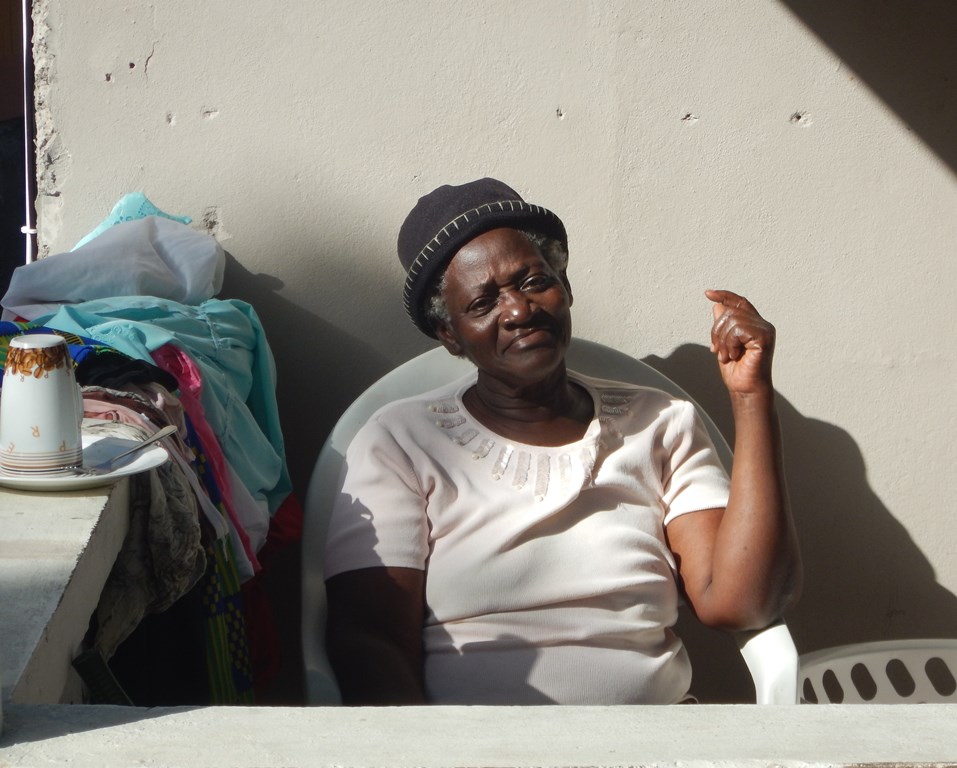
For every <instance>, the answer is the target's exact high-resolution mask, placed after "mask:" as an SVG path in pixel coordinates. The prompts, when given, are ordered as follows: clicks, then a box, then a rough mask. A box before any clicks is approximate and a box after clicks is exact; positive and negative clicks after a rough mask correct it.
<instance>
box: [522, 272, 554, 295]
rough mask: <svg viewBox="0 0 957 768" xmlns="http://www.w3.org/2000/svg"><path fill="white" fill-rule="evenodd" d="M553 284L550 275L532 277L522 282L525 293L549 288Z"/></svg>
mask: <svg viewBox="0 0 957 768" xmlns="http://www.w3.org/2000/svg"><path fill="white" fill-rule="evenodd" d="M551 284H552V279H551V277H549V276H548V275H531V276H530V277H527V278H525V280H523V281H522V290H523V291H536V290H542V289H543V288H547V287H548V286H550V285H551Z"/></svg>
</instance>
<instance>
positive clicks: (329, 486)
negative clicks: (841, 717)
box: [302, 339, 797, 704]
mask: <svg viewBox="0 0 957 768" xmlns="http://www.w3.org/2000/svg"><path fill="white" fill-rule="evenodd" d="M566 360H567V363H568V366H569V368H571V369H572V370H576V371H580V372H581V373H584V374H588V375H591V376H596V377H599V378H605V379H612V380H615V381H626V382H629V383H633V384H638V385H641V386H646V387H655V388H657V389H661V390H663V391H665V392H668V393H670V394H672V395H675V396H676V397H680V398H682V399H685V400H689V401H690V400H691V398H690V397H689V396H688V394H687V393H686V392H685V391H684V390H682V389H681V388H680V387H679V386H678V385H677V384H675V383H674V382H673V381H671V379H669V378H668V377H667V376H665V375H664V374H662V373H660V372H659V371H656V370H655V369H654V368H652V367H651V366H649V365H647V364H646V363H643V362H641V361H640V360H636V359H635V358H633V357H631V356H629V355H626V354H624V353H623V352H619V351H617V350H614V349H612V348H610V347H606V346H604V345H602V344H598V343H597V342H593V341H586V340H584V339H574V340H573V341H572V343H571V345H570V347H569V350H568V354H567V357H566ZM470 370H473V366H472V364H471V363H469V362H467V361H465V360H462V359H459V358H456V357H453V356H452V355H450V354H449V353H448V352H447V351H446V350H445V349H444V348H442V347H438V348H436V349H433V350H430V351H428V352H425V353H423V354H421V355H419V356H418V357H415V358H413V359H412V360H409V361H408V362H406V363H404V364H402V365H400V366H398V367H397V368H395V369H393V370H392V371H390V372H389V373H387V374H385V375H384V376H383V377H382V378H380V379H379V380H378V381H376V382H375V383H374V384H373V385H372V386H370V387H369V388H368V389H367V390H366V391H365V392H363V393H362V394H361V395H359V397H358V398H356V400H355V401H354V402H353V403H352V405H350V406H349V408H348V409H346V411H345V412H344V413H343V414H342V416H341V417H340V419H339V421H338V422H337V423H336V426H335V427H334V428H333V430H332V432H331V433H330V434H329V437H328V438H327V439H326V442H325V444H324V445H323V447H322V450H321V451H320V453H319V458H318V459H317V461H316V466H315V469H314V470H313V474H312V478H311V480H310V482H309V489H308V491H307V493H306V501H305V506H304V511H305V520H304V525H303V538H302V546H303V557H302V645H303V660H304V664H305V676H306V680H305V683H306V701H307V703H308V704H338V703H340V702H341V698H340V695H339V689H338V687H337V685H336V681H335V675H334V674H333V672H332V667H331V666H330V664H329V661H328V658H327V657H326V653H325V631H326V590H325V583H324V581H323V559H324V554H325V552H324V549H325V540H326V532H327V529H328V525H329V513H330V509H331V506H332V502H333V499H334V494H335V492H336V487H337V485H338V482H339V475H340V472H341V470H342V465H343V461H344V458H345V453H346V449H347V448H348V446H349V443H350V442H351V440H352V438H353V437H354V436H355V434H356V432H357V431H358V430H359V428H360V427H361V426H362V425H363V424H364V423H365V422H366V421H367V420H368V419H369V417H370V416H371V415H372V414H373V413H374V412H375V411H377V410H378V409H379V408H380V407H382V406H383V405H385V404H387V403H390V402H392V401H393V400H398V399H400V398H402V397H407V396H411V395H415V394H418V393H420V392H427V391H428V390H430V389H434V388H435V387H438V386H441V385H442V384H445V383H447V382H450V381H454V380H455V379H457V378H459V377H461V376H464V375H465V374H466V373H467V372H468V371H470ZM698 411H699V413H700V414H701V418H702V420H703V422H704V424H705V426H706V428H707V430H708V432H709V434H710V435H711V439H712V440H713V441H714V444H715V448H716V450H717V452H718V454H719V458H720V460H721V462H722V463H723V464H724V466H725V467H726V468H727V469H728V470H730V468H731V459H732V455H731V449H730V448H729V447H728V444H727V441H726V440H725V439H724V437H723V436H722V434H721V433H720V431H719V430H718V428H717V427H716V426H715V424H714V422H713V421H712V419H711V418H710V417H709V416H708V414H707V413H705V412H704V411H703V410H701V408H700V407H699V408H698ZM736 639H737V641H738V646H739V648H740V649H741V653H742V655H743V656H744V659H745V662H746V664H747V666H748V669H749V671H750V672H751V675H752V678H753V679H754V683H755V694H756V700H757V703H759V704H796V703H797V651H796V650H795V648H794V643H793V642H792V640H791V636H790V634H789V633H788V630H787V627H786V626H785V625H784V623H783V622H778V623H776V624H774V625H772V626H771V627H769V628H767V629H766V630H761V631H759V632H748V633H741V634H740V635H739V636H737V638H736Z"/></svg>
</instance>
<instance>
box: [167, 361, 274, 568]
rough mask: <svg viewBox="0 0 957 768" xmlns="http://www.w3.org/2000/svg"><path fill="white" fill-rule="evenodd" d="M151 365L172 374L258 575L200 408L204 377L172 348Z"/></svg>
mask: <svg viewBox="0 0 957 768" xmlns="http://www.w3.org/2000/svg"><path fill="white" fill-rule="evenodd" d="M152 355H153V361H154V362H155V363H156V365H158V366H159V367H160V368H162V369H163V370H164V371H166V372H167V373H171V374H172V375H173V376H175V377H176V380H177V381H178V382H179V399H180V402H181V403H182V405H183V409H184V410H185V411H186V413H187V414H188V415H189V418H190V421H191V422H192V425H193V429H194V430H196V434H197V435H198V436H199V439H200V442H201V443H202V445H203V451H204V452H205V454H206V460H207V462H208V464H209V468H210V471H211V472H212V473H213V478H214V479H215V480H216V485H217V486H218V487H219V492H220V494H221V496H222V499H223V506H225V507H226V512H227V514H228V515H229V520H230V522H231V523H232V525H233V527H234V528H235V530H236V532H237V534H238V535H239V539H240V541H241V542H242V544H243V551H244V552H245V553H246V556H247V557H248V558H249V562H250V563H252V566H253V569H254V570H255V571H256V572H257V573H258V572H259V570H260V568H261V566H260V564H259V560H258V559H257V558H256V553H255V552H254V551H253V548H252V546H251V545H250V543H249V536H247V535H246V531H245V530H244V529H243V526H242V523H240V521H239V520H238V519H237V517H236V512H235V509H234V506H233V498H232V485H231V484H230V480H229V472H228V471H227V469H226V457H225V455H224V454H223V449H222V446H221V445H220V444H219V439H218V438H217V437H216V434H215V433H214V432H213V429H212V427H210V426H209V422H208V421H206V414H205V412H204V410H203V404H202V402H201V400H200V395H201V394H202V391H203V377H202V374H201V373H200V371H199V367H198V366H197V365H196V363H195V362H194V361H193V359H192V358H191V357H190V356H189V355H188V354H187V353H186V352H184V351H183V350H182V349H180V348H179V347H177V346H175V345H173V344H164V345H163V346H162V347H160V348H159V349H156V350H154V351H153V353H152Z"/></svg>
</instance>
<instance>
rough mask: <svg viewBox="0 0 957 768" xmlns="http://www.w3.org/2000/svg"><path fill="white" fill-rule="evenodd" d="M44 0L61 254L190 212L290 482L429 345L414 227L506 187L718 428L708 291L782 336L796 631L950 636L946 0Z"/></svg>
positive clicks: (579, 289)
mask: <svg viewBox="0 0 957 768" xmlns="http://www.w3.org/2000/svg"><path fill="white" fill-rule="evenodd" d="M34 5H35V15H36V17H37V40H36V46H37V56H38V64H39V78H38V80H39V82H38V98H39V115H38V116H39V126H40V142H41V146H40V163H41V169H40V176H41V185H40V189H41V195H40V199H39V201H38V203H39V212H40V218H39V226H40V236H41V241H42V246H43V248H44V249H45V252H47V253H49V252H56V251H59V250H65V249H67V248H69V247H70V246H71V245H72V244H73V243H74V242H75V241H76V240H77V239H78V238H80V237H81V236H82V235H83V234H85V233H86V232H87V231H89V230H90V229H92V228H93V227H94V226H95V225H96V224H97V223H98V222H99V220H100V219H102V218H103V217H104V216H105V215H106V213H107V212H108V211H109V210H110V208H111V207H112V205H113V203H114V202H115V201H116V200H117V199H118V198H119V197H120V196H121V195H122V194H124V193H125V192H129V191H134V190H141V191H145V192H146V193H147V194H148V196H149V197H150V198H151V199H152V200H153V202H155V203H156V204H157V205H158V206H159V207H160V208H163V209H164V210H167V211H169V212H171V213H177V214H189V215H190V216H192V217H193V218H194V219H195V221H196V226H204V224H205V226H207V228H208V229H209V230H210V231H211V232H212V233H213V234H214V235H216V236H217V237H218V238H219V239H220V240H221V241H222V243H223V245H224V247H225V248H226V249H227V250H228V251H229V252H230V253H231V255H232V257H233V261H232V262H231V264H230V267H229V273H228V276H227V288H226V292H227V294H228V295H230V296H235V297H239V298H244V299H246V300H248V301H251V302H253V303H254V304H255V305H256V307H257V308H258V309H259V311H260V314H261V315H262V318H263V322H264V323H265V325H266V327H267V331H268V332H269V333H270V337H271V341H272V344H273V346H274V350H275V352H276V355H277V358H278V363H279V368H280V377H281V383H280V387H281V391H280V395H281V396H282V405H283V408H284V410H285V423H286V428H287V433H288V441H289V448H290V459H291V465H292V469H293V472H294V475H295V477H296V479H297V481H298V482H299V484H300V489H301V490H304V482H305V478H306V477H307V476H308V469H309V467H310V466H311V464H312V461H313V459H314V457H315V455H316V453H317V451H318V448H319V445H320V443H321V440H322V439H323V437H324V435H325V433H326V432H327V430H328V429H329V427H330V425H331V423H332V422H333V420H334V419H335V417H336V415H337V414H338V413H339V412H340V411H341V410H342V408H343V407H345V405H346V404H347V402H348V401H349V399H350V398H351V397H352V396H353V395H354V394H355V393H356V392H358V391H359V390H360V389H361V388H362V387H363V386H365V385H366V384H368V383H369V382H370V381H371V380H372V379H374V378H375V377H376V376H377V375H378V374H380V373H381V372H383V371H384V370H385V369H386V368H387V367H389V366H391V365H392V364H394V363H397V362H399V361H401V360H403V359H405V358H407V357H409V356H411V355H412V354H414V353H416V352H419V351H421V350H423V349H425V348H426V347H427V346H428V345H427V343H426V341H425V340H424V339H423V338H419V337H418V336H417V335H416V333H415V331H414V329H413V328H412V326H411V325H410V324H409V323H408V322H407V321H406V319H405V317H404V314H403V312H402V309H401V306H400V297H399V293H400V287H401V279H402V275H401V272H400V269H399V266H398V263H397V260H396V258H395V256H394V242H395V235H396V232H397V229H398V227H399V224H400V223H401V221H402V219H403V217H404V215H405V213H406V212H407V211H408V209H409V208H410V207H411V206H412V204H414V202H415V200H416V199H417V197H418V196H419V195H421V194H424V193H425V192H427V191H428V190H430V189H431V188H432V187H433V186H435V185H437V184H439V183H445V182H462V181H465V180H468V179H471V178H475V177H478V176H481V175H486V174H489V175H496V176H498V177H500V178H502V179H504V180H506V181H507V182H509V183H511V184H512V185H514V186H516V187H517V188H518V189H519V190H520V191H521V192H522V193H523V194H524V195H525V196H526V197H527V198H528V199H530V200H532V201H535V202H538V203H541V204H543V205H545V206H548V207H550V208H552V209H553V210H555V211H557V212H559V213H560V214H561V215H562V217H563V218H564V220H565V223H566V225H567V227H568V229H569V232H570V244H571V251H572V258H571V266H570V277H571V280H572V283H573V286H574V289H575V311H576V313H577V315H576V322H577V326H576V330H577V333H578V334H579V335H581V336H585V337H589V338H593V339H597V340H599V341H603V342H606V343H609V344H612V345H615V346H617V347H620V348H622V349H624V350H626V351H628V352H630V353H633V354H634V355H636V356H639V357H644V358H649V359H650V360H651V361H652V362H653V363H654V364H656V365H658V366H659V367H661V368H662V369H663V370H665V371H666V372H668V373H670V374H672V375H673V376H674V377H675V378H676V379H677V380H678V381H679V382H680V383H682V384H683V385H684V386H685V387H686V388H687V389H689V390H690V391H691V392H692V393H693V394H695V395H696V396H697V397H699V399H701V400H702V401H703V402H704V403H705V404H707V405H708V406H710V407H712V408H713V409H714V410H715V412H716V414H717V417H718V420H719V422H720V423H722V425H723V426H725V427H726V428H727V427H728V420H727V411H726V409H725V407H724V404H723V398H722V393H721V391H720V385H719V384H718V381H717V378H716V375H715V372H714V370H713V367H712V365H711V363H710V361H709V359H708V354H707V343H708V340H707V329H708V326H709V317H710V315H709V309H708V306H707V302H706V301H705V300H704V298H703V297H702V291H703V290H704V289H705V288H707V287H710V286H715V287H730V288H734V289H737V290H739V291H741V292H743V293H745V294H746V295H748V296H749V297H750V298H752V299H753V301H754V302H755V303H756V304H757V306H758V307H759V308H760V309H761V310H763V312H764V313H765V314H766V315H767V317H769V318H770V319H772V321H773V322H775V324H776V325H777V327H778V329H779V348H778V353H777V360H776V385H777V388H778V391H779V392H780V395H781V404H782V416H783V420H784V424H785V430H786V441H787V450H788V455H789V458H790V464H789V470H788V471H789V481H790V484H791V488H792V495H793V500H794V506H795V514H796V517H797V519H798V523H799V525H800V528H801V532H802V539H803V542H804V546H805V553H806V560H807V566H808V581H807V590H806V595H805V598H804V601H803V602H802V604H801V606H800V608H799V609H797V610H796V611H795V612H794V613H793V615H792V616H791V617H790V620H791V624H792V627H793V630H794V634H795V636H796V638H797V641H798V645H799V648H800V649H801V650H811V649H813V648H817V647H820V646H823V645H829V644H833V643H838V642H845V641H850V640H860V639H873V638H876V637H887V636H897V635H912V634H923V635H936V634H949V635H957V599H955V597H954V594H953V593H954V592H955V590H957V561H955V559H954V557H953V554H952V553H953V552H954V551H955V550H957V526H954V524H953V522H952V517H953V514H954V499H955V498H957V472H954V470H953V465H954V464H955V463H957V450H955V448H954V433H955V431H957V430H955V428H957V408H955V405H954V400H953V395H954V380H955V374H957V370H955V368H957V366H955V356H957V351H955V350H957V343H955V342H957V332H955V326H957V323H955V322H954V319H953V312H952V309H951V308H952V306H953V303H954V293H955V288H957V280H955V266H954V242H955V240H957V217H955V216H954V211H955V209H957V184H955V177H954V159H955V156H957V152H955V149H957V147H955V143H954V140H953V139H952V138H950V136H951V135H952V133H953V132H952V126H953V122H954V121H953V118H954V107H953V106H949V105H952V104H953V103H954V98H953V97H954V93H953V89H954V83H955V82H957V72H955V71H954V64H953V63H951V60H952V58H953V57H952V56H949V55H947V54H946V51H949V50H950V48H951V46H952V40H953V29H954V24H953V12H952V11H949V10H948V9H947V8H946V7H945V6H946V4H940V3H920V2H919V3H911V4H904V3H889V2H880V3H877V5H878V6H879V8H875V7H873V6H874V4H873V3H865V2H863V0H861V2H848V3H844V4H841V9H839V10H837V9H835V10H833V11H828V10H826V9H818V8H817V7H816V6H815V5H814V4H813V3H809V2H802V1H801V0H788V2H772V1H771V0H739V1H738V2H716V1H712V2H699V1H698V0H649V1H648V2H642V3H637V2H630V1H626V0H617V1H613V0H605V1H604V2H600V1H598V0H596V1H595V2H585V1H584V0H582V1H580V2H579V1H576V0H528V1H527V2H523V3H513V2H508V1H506V0H488V1H487V2H483V3H472V2H438V1H434V2H426V1H425V0H421V1H419V2H412V1H408V2H384V1H383V0H374V1H371V0H352V2H348V3H342V2H335V3H334V2H326V0H287V2H284V3H281V4H279V3H263V2H251V1H250V0H230V2H225V0H207V2H203V3H192V2H186V0H165V2H162V3H146V2H118V1H117V0H106V1H105V2H102V3H98V4H93V5H91V4H89V3H69V2H63V1H62V0H36V2H35V3H34Z"/></svg>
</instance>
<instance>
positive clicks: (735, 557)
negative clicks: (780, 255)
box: [667, 291, 802, 630]
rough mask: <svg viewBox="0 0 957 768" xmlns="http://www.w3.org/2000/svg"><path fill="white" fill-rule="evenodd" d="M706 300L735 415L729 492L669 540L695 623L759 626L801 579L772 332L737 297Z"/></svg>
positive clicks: (677, 524) (678, 524)
mask: <svg viewBox="0 0 957 768" xmlns="http://www.w3.org/2000/svg"><path fill="white" fill-rule="evenodd" d="M705 295H706V296H707V297H708V298H709V299H710V300H711V301H713V302H714V324H713V326H712V329H711V350H712V352H714V353H715V356H716V357H717V359H718V366H719V369H720V371H721V377H722V380H723V381H724V384H725V386H726V387H727V389H728V393H729V395H730V397H731V408H732V413H733V415H734V428H735V440H734V465H733V469H732V472H731V494H730V497H729V500H728V506H727V507H726V508H725V509H712V510H704V511H701V512H696V513H694V514H688V515H682V516H681V517H678V518H676V519H675V520H673V521H672V522H671V524H670V525H669V526H668V530H667V536H668V543H669V545H670V547H671V549H672V551H673V552H674V554H675V558H676V560H677V562H678V570H679V573H680V576H681V581H682V586H683V589H684V591H685V594H686V596H687V598H688V601H689V603H690V604H691V607H692V609H693V610H694V611H695V613H696V614H697V616H698V618H699V619H701V621H702V622H704V623H705V624H707V625H709V626H715V627H721V628H723V629H729V630H744V629H758V628H761V627H763V626H766V625H768V624H769V623H771V622H772V621H774V620H775V619H776V618H778V617H779V616H780V615H781V612H782V611H783V610H784V609H785V608H786V607H787V606H788V605H789V604H790V603H792V602H793V601H795V600H796V599H797V597H798V595H799V593H800V589H801V581H802V568H801V557H800V553H799V551H798V545H797V536H796V533H795V530H794V523H793V521H792V519H791V513H790V508H789V505H788V498H787V490H786V488H785V482H784V469H783V460H782V456H781V439H780V430H779V425H778V417H777V411H776V409H775V404H774V387H773V385H772V382H771V361H772V357H773V355H774V344H775V330H774V326H772V325H771V324H770V323H769V322H767V321H766V320H765V319H764V318H763V317H761V315H760V314H759V313H758V311H757V310H756V309H755V308H754V306H753V305H752V304H751V303H750V302H749V301H748V300H747V299H745V298H744V297H742V296H739V295H737V294H735V293H732V292H730V291H707V292H706V294H705Z"/></svg>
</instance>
